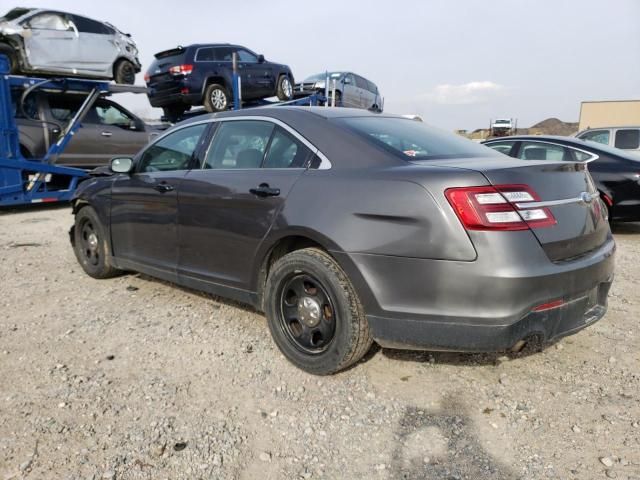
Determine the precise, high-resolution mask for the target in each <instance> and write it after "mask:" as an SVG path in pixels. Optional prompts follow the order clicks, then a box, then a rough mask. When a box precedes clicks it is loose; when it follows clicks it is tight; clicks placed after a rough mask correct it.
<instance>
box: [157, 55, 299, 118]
mask: <svg viewBox="0 0 640 480" xmlns="http://www.w3.org/2000/svg"><path fill="white" fill-rule="evenodd" d="M233 53H236V54H237V55H238V71H239V73H240V78H241V85H242V100H243V101H251V100H259V99H262V98H268V97H273V96H277V97H278V98H279V99H280V100H291V99H292V98H293V85H294V81H293V74H292V73H291V69H290V68H289V67H288V66H287V65H281V64H279V63H272V62H268V61H266V60H265V59H264V56H263V55H258V54H256V53H254V52H252V51H251V50H249V49H248V48H245V47H241V46H239V45H229V44H197V45H189V46H187V47H177V48H172V49H171V50H165V51H164V52H160V53H156V54H155V57H156V59H155V60H154V61H153V63H152V64H151V66H150V67H149V70H147V73H146V74H145V78H144V79H145V82H146V83H147V87H148V88H149V93H148V95H149V101H150V102H151V105H152V106H153V107H161V108H162V109H163V110H164V114H165V117H167V119H169V120H171V121H175V120H177V119H178V118H180V116H181V115H182V114H183V113H184V112H185V111H187V110H189V108H191V106H192V105H204V108H205V109H206V110H207V111H209V112H219V111H222V110H227V109H228V108H229V107H231V105H232V101H233V96H232V88H231V85H232V76H233V67H232V55H233Z"/></svg>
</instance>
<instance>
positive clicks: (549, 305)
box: [533, 300, 564, 312]
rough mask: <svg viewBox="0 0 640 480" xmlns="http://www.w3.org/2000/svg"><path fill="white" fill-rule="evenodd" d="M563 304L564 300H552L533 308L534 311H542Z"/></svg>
mask: <svg viewBox="0 0 640 480" xmlns="http://www.w3.org/2000/svg"><path fill="white" fill-rule="evenodd" d="M563 305H564V300H554V301H552V302H547V303H543V304H541V305H538V306H537V307H534V308H533V311H534V312H544V311H546V310H553V309H554V308H560V307H561V306H563Z"/></svg>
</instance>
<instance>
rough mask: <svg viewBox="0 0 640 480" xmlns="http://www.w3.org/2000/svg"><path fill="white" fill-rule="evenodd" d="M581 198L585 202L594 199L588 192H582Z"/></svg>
mask: <svg viewBox="0 0 640 480" xmlns="http://www.w3.org/2000/svg"><path fill="white" fill-rule="evenodd" d="M580 199H581V200H582V201H583V202H584V203H591V202H592V201H593V197H592V196H591V195H590V194H588V193H587V192H582V193H581V194H580Z"/></svg>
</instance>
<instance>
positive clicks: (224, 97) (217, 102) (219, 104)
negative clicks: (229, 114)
mask: <svg viewBox="0 0 640 480" xmlns="http://www.w3.org/2000/svg"><path fill="white" fill-rule="evenodd" d="M203 104H204V109H205V110H206V111H207V112H211V113H215V112H224V111H225V110H227V109H228V108H229V105H230V104H231V97H229V92H227V89H226V88H224V87H223V86H222V85H219V84H217V83H212V84H211V85H209V86H208V87H207V88H206V90H205V91H204V101H203Z"/></svg>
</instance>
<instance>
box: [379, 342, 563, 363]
mask: <svg viewBox="0 0 640 480" xmlns="http://www.w3.org/2000/svg"><path fill="white" fill-rule="evenodd" d="M555 343H556V342H551V343H545V344H544V345H540V344H534V345H528V344H527V345H525V346H524V347H523V348H522V350H520V351H519V352H511V351H502V352H489V353H469V352H434V351H426V350H424V351H423V350H395V349H390V348H380V347H378V346H376V351H378V350H381V351H382V355H384V356H385V357H387V358H389V359H391V360H398V361H402V362H414V363H435V364H446V365H455V366H465V365H467V366H483V365H499V364H500V363H501V362H502V361H504V360H516V359H519V358H525V357H528V356H530V355H535V354H537V353H540V352H541V351H542V350H544V349H547V348H549V347H551V346H552V345H554V344H555ZM372 350H373V349H372ZM369 353H372V352H369ZM373 353H375V352H373Z"/></svg>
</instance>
